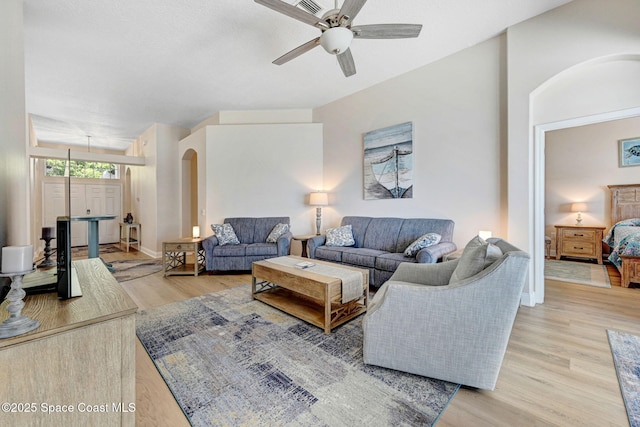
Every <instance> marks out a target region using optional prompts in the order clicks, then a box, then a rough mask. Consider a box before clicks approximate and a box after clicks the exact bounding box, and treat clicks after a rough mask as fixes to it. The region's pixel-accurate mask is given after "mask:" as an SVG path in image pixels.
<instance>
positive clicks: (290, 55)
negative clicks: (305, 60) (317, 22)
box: [273, 37, 320, 65]
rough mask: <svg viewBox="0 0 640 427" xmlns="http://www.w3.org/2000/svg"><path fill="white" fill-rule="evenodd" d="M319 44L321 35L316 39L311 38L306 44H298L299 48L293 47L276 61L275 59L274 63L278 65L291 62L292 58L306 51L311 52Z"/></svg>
mask: <svg viewBox="0 0 640 427" xmlns="http://www.w3.org/2000/svg"><path fill="white" fill-rule="evenodd" d="M318 45H320V37H316V38H315V39H313V40H310V41H308V42H306V43H305V44H303V45H300V46H298V47H297V48H295V49H293V50H292V51H289V52H287V53H285V54H284V55H282V56H281V57H280V58H278V59H276V60H275V61H273V63H274V64H276V65H282V64H284V63H285V62H289V61H291V60H292V59H294V58H297V57H298V56H300V55H302V54H303V53H305V52H309V51H310V50H311V49H313V48H314V47H316V46H318Z"/></svg>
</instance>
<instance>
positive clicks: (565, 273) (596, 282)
mask: <svg viewBox="0 0 640 427" xmlns="http://www.w3.org/2000/svg"><path fill="white" fill-rule="evenodd" d="M544 278H545V279H549V280H557V281H559V282H569V283H578V284H581V285H589V286H597V287H599V288H610V287H611V283H610V282H609V273H607V267H606V266H605V265H602V264H589V263H586V262H575V261H558V260H554V259H546V260H545V261H544Z"/></svg>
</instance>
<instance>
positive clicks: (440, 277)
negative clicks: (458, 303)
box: [389, 259, 458, 286]
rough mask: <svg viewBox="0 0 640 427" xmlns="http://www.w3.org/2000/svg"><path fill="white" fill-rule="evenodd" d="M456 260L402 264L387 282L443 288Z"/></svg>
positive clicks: (454, 267) (456, 263)
mask: <svg viewBox="0 0 640 427" xmlns="http://www.w3.org/2000/svg"><path fill="white" fill-rule="evenodd" d="M457 265H458V260H457V259H456V260H453V261H449V262H441V263H439V264H415V263H413V262H402V263H400V265H398V268H397V269H396V271H395V272H394V273H393V275H392V276H391V278H389V281H394V282H408V283H415V284H418V285H427V286H443V285H448V284H449V279H451V275H452V274H453V270H455V269H456V266H457Z"/></svg>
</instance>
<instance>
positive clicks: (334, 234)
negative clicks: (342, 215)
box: [325, 225, 356, 246]
mask: <svg viewBox="0 0 640 427" xmlns="http://www.w3.org/2000/svg"><path fill="white" fill-rule="evenodd" d="M326 235H327V241H326V243H325V244H326V245H327V246H353V245H355V244H356V241H355V240H354V238H353V231H352V230H351V225H343V226H341V227H337V228H329V229H327V231H326Z"/></svg>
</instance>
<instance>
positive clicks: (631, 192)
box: [607, 184, 640, 226]
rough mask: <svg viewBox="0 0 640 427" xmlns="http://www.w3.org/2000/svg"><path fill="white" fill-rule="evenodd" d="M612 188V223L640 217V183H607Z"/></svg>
mask: <svg viewBox="0 0 640 427" xmlns="http://www.w3.org/2000/svg"><path fill="white" fill-rule="evenodd" d="M607 187H609V189H610V190H611V225H612V226H613V225H615V224H616V223H617V222H619V221H622V220H624V219H629V218H640V184H624V185H607Z"/></svg>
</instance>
